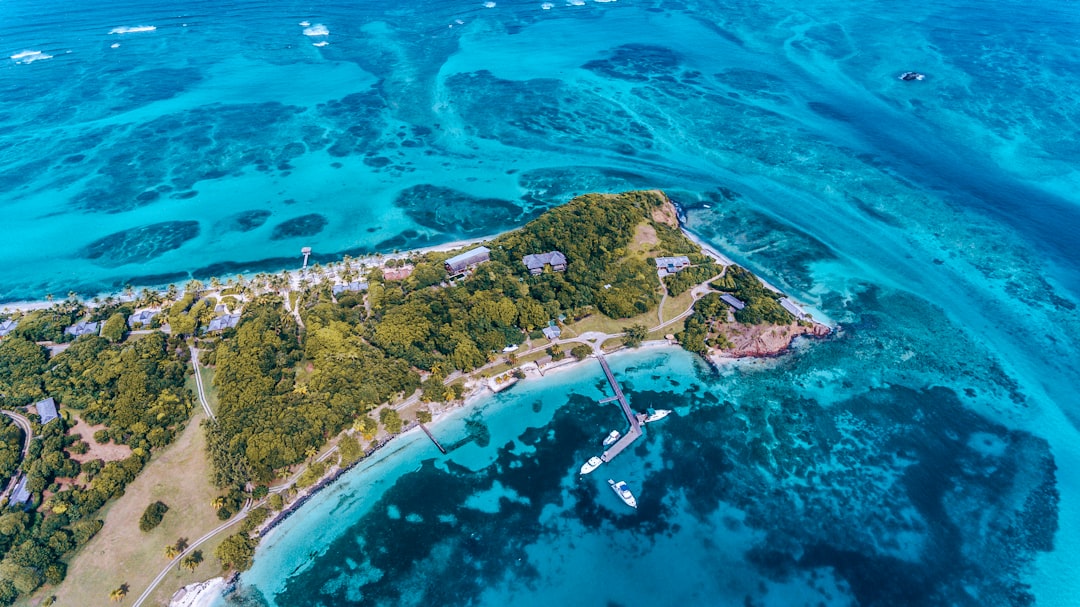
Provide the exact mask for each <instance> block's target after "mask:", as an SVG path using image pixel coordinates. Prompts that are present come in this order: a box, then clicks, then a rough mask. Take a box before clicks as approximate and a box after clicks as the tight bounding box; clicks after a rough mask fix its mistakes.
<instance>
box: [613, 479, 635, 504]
mask: <svg viewBox="0 0 1080 607" xmlns="http://www.w3.org/2000/svg"><path fill="white" fill-rule="evenodd" d="M607 482H608V485H611V490H612V491H614V492H615V495H618V496H619V499H621V500H622V501H623V503H624V504H626V505H627V506H630V507H631V508H637V498H635V497H634V494H633V493H631V492H630V489H629V488H628V487H627V486H626V481H619V482H617V483H616V482H615V481H613V480H611V479H610V478H609V479H607Z"/></svg>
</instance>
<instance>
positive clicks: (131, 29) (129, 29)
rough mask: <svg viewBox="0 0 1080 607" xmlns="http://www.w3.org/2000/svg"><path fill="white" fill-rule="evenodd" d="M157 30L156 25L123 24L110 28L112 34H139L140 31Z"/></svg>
mask: <svg viewBox="0 0 1080 607" xmlns="http://www.w3.org/2000/svg"><path fill="white" fill-rule="evenodd" d="M156 30H157V26H156V25H132V26H127V25H123V26H120V27H114V28H112V29H111V30H109V33H110V34H137V33H139V32H153V31H156Z"/></svg>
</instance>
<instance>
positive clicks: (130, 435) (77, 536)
mask: <svg viewBox="0 0 1080 607" xmlns="http://www.w3.org/2000/svg"><path fill="white" fill-rule="evenodd" d="M41 317H49V315H42V316H41ZM64 322H67V321H64ZM24 323H26V320H25V318H24V320H23V321H22V322H20V325H19V328H20V329H23V330H24V332H23V333H22V334H20V335H14V336H9V337H8V338H5V339H4V340H3V341H0V391H2V392H3V394H4V397H3V403H4V406H5V407H9V408H10V407H13V406H20V405H25V404H27V403H32V402H34V401H35V400H38V399H40V398H43V397H44V396H45V395H46V394H48V395H49V396H52V397H54V398H55V399H56V401H57V402H58V403H60V405H61V407H62V409H61V410H62V412H63V410H64V409H74V410H77V411H80V415H81V416H82V417H83V418H84V419H85V420H86V421H87V422H88V423H91V424H104V425H105V426H106V428H105V430H104V431H102V432H101V433H100V434H101V436H100V438H102V439H103V440H112V441H115V442H118V443H122V444H126V445H128V446H129V447H131V455H130V456H128V457H127V458H125V459H123V460H119V461H111V462H103V461H102V460H89V461H87V462H85V463H83V464H80V463H79V462H78V461H76V460H74V459H72V458H71V455H70V454H71V453H73V452H74V453H78V452H83V453H85V452H86V444H85V443H84V442H83V441H82V440H81V439H82V438H84V437H80V436H78V435H73V436H71V435H68V434H67V430H68V427H69V422H68V420H67V416H66V415H65V416H62V417H61V418H60V419H57V420H55V421H52V422H50V423H48V424H46V425H44V426H41V425H40V424H38V423H37V422H36V421H35V423H34V436H35V440H34V441H32V442H31V447H30V452H29V454H28V456H27V458H26V461H24V462H23V463H22V465H21V468H22V472H23V473H25V474H26V477H27V485H26V487H27V489H28V490H29V491H30V492H31V493H32V498H31V502H30V504H29V508H27V509H24V508H23V507H22V506H19V505H15V506H9V507H7V508H5V509H4V510H3V511H2V512H0V605H7V604H10V603H11V602H12V601H14V600H15V598H17V597H18V596H19V595H23V594H27V593H29V592H32V591H33V590H34V589H36V588H37V587H38V586H40V585H41V584H43V583H46V582H48V583H50V584H57V583H59V582H60V581H61V580H63V578H64V575H65V574H66V565H65V564H64V562H63V561H62V557H63V556H64V555H66V554H67V553H68V552H70V551H71V550H73V549H74V548H76V547H77V546H81V545H82V544H85V543H86V542H87V541H89V540H90V538H91V537H93V535H94V534H95V533H97V531H98V530H99V529H100V528H101V521H99V520H96V519H94V518H93V515H94V513H95V512H97V510H98V509H99V508H101V506H103V505H104V504H105V502H106V501H108V500H109V499H111V498H114V497H117V496H119V495H121V494H123V492H124V488H125V487H126V486H127V484H128V483H130V482H131V481H132V480H134V478H135V476H136V475H137V474H138V473H139V471H141V470H142V468H143V466H144V465H145V463H146V462H147V460H149V458H150V454H151V451H152V450H153V449H155V448H158V447H161V446H163V445H166V444H168V443H169V442H170V441H171V440H172V439H173V437H174V436H175V434H176V432H177V431H178V429H179V427H180V425H182V424H183V423H184V422H185V421H186V420H187V418H188V414H189V412H190V410H191V395H190V393H189V392H187V390H186V389H185V388H184V369H185V367H184V364H183V363H182V362H181V361H180V360H178V358H177V356H176V355H175V351H176V345H177V344H175V343H174V344H170V343H169V341H168V339H167V338H166V337H165V336H164V335H163V334H161V333H153V334H150V335H146V336H144V337H143V338H142V339H139V340H136V341H134V342H131V343H125V344H119V345H117V344H111V343H109V341H108V340H107V339H104V338H100V337H81V338H79V339H78V340H76V341H75V343H74V344H72V346H71V347H70V348H68V349H67V350H65V351H64V352H61V353H60V354H57V355H56V356H55V357H53V358H49V357H48V352H47V350H45V349H44V348H42V347H41V346H38V345H37V344H35V343H33V342H32V341H29V340H28V339H26V337H25V336H27V335H32V334H33V335H35V336H38V335H39V334H37V332H38V329H33V331H30V328H31V327H24ZM61 324H63V323H61ZM32 419H33V420H36V417H33V416H32ZM37 437H40V439H38V438H37ZM86 438H88V437H86ZM45 495H48V497H47V498H46V497H45Z"/></svg>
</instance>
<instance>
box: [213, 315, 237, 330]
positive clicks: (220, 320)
mask: <svg viewBox="0 0 1080 607" xmlns="http://www.w3.org/2000/svg"><path fill="white" fill-rule="evenodd" d="M239 322H240V314H223V315H221V316H218V317H217V318H215V319H214V320H211V321H210V326H208V327H206V331H207V332H208V333H209V332H213V331H224V330H225V329H231V328H233V327H235V326H236V324H237V323H239Z"/></svg>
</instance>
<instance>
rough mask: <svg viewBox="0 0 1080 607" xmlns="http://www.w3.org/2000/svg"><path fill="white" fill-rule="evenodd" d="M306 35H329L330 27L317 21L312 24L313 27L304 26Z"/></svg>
mask: <svg viewBox="0 0 1080 607" xmlns="http://www.w3.org/2000/svg"><path fill="white" fill-rule="evenodd" d="M304 35H305V36H329V35H330V28H328V27H326V26H325V25H323V24H321V23H316V24H315V25H312V26H311V27H305V28H304Z"/></svg>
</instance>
